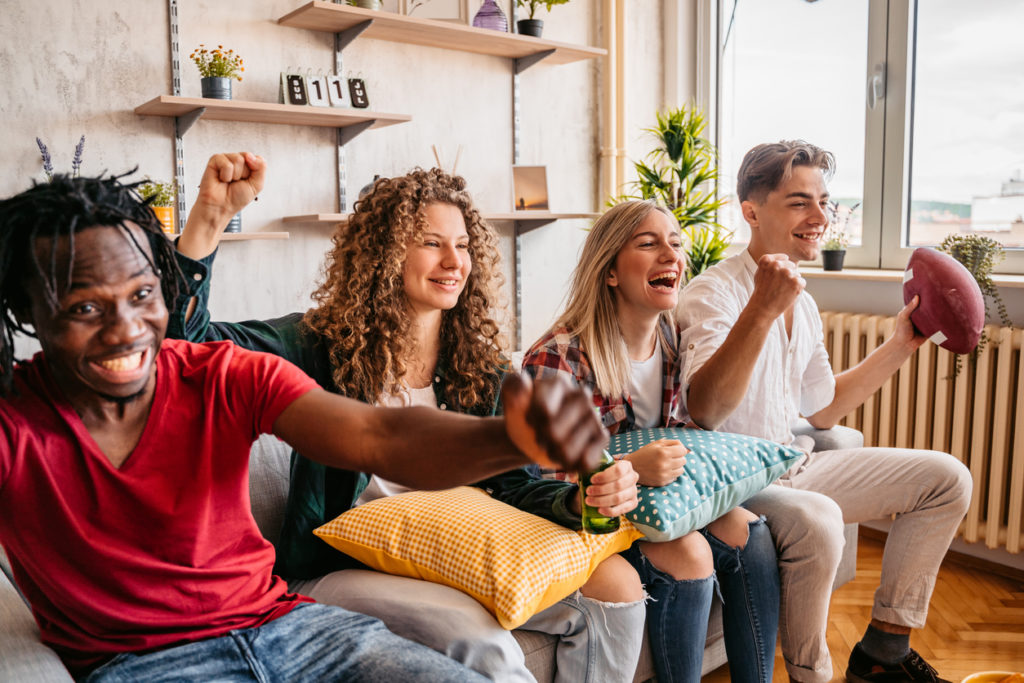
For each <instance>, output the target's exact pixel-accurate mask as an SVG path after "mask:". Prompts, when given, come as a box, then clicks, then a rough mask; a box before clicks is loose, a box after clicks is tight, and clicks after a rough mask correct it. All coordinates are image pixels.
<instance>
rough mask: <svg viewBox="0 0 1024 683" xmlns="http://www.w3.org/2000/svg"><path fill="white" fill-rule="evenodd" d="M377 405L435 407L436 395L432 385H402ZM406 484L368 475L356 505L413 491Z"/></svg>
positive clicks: (389, 406)
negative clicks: (418, 386) (418, 387)
mask: <svg viewBox="0 0 1024 683" xmlns="http://www.w3.org/2000/svg"><path fill="white" fill-rule="evenodd" d="M377 405H379V406H386V407H388V408H405V407H407V406H430V407H432V408H437V396H436V395H435V394H434V387H433V386H432V385H428V386H425V387H423V388H422V389H411V388H409V387H407V386H403V387H402V391H401V392H399V393H397V394H391V395H390V396H385V397H384V398H382V399H381V400H380V401H379V402H378V403H377ZM415 490H416V489H411V488H409V487H408V486H402V485H401V484H396V483H395V482H393V481H388V480H387V479H382V478H380V477H378V476H377V475H376V474H372V475H370V483H368V484H367V485H366V488H365V489H364V490H363V493H362V494H361V495H360V496H359V499H358V500H356V505H362V504H363V503H369V502H370V501H371V500H377V499H378V498H387V497H388V496H395V495H398V494H399V493H405V492H406V491H415Z"/></svg>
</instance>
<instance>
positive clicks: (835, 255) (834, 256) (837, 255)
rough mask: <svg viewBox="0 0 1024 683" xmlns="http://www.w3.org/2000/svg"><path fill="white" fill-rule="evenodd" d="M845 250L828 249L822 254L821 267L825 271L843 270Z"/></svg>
mask: <svg viewBox="0 0 1024 683" xmlns="http://www.w3.org/2000/svg"><path fill="white" fill-rule="evenodd" d="M845 257H846V250H845V249H828V250H826V251H822V252H821V267H822V269H824V270H842V269H843V259H844V258H845Z"/></svg>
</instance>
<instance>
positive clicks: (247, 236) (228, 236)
mask: <svg viewBox="0 0 1024 683" xmlns="http://www.w3.org/2000/svg"><path fill="white" fill-rule="evenodd" d="M290 237H291V233H287V232H226V233H224V234H223V235H221V238H220V241H221V242H245V241H246V240H286V239H289V238H290Z"/></svg>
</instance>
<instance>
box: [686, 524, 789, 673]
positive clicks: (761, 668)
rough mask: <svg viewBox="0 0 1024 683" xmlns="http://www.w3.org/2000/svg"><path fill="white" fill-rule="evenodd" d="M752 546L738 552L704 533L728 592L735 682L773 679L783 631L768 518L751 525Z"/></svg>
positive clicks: (725, 618) (725, 614) (725, 621)
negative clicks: (767, 523) (779, 641)
mask: <svg viewBox="0 0 1024 683" xmlns="http://www.w3.org/2000/svg"><path fill="white" fill-rule="evenodd" d="M748 530H749V533H748V535H747V544H746V545H745V546H744V547H743V548H733V547H732V546H729V545H727V544H725V543H722V542H721V541H720V540H718V539H717V538H715V537H714V536H713V535H712V534H710V533H707V531H706V530H705V531H704V537H705V538H707V539H708V544H709V545H710V546H711V553H712V555H713V556H714V561H715V575H716V576H717V577H718V586H719V589H720V590H721V593H722V630H723V633H724V635H725V652H726V654H727V655H728V657H729V674H730V677H731V679H732V680H733V681H736V682H744V681H750V682H754V681H764V682H769V681H771V680H772V671H773V669H774V666H775V639H776V635H777V634H778V630H779V565H778V559H777V557H776V554H775V542H774V541H772V535H771V533H770V532H769V531H768V525H766V524H765V522H764V518H763V517H762V518H761V519H759V520H757V521H754V522H751V523H750V524H749V526H748Z"/></svg>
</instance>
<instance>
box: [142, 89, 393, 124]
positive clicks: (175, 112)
mask: <svg viewBox="0 0 1024 683" xmlns="http://www.w3.org/2000/svg"><path fill="white" fill-rule="evenodd" d="M200 110H202V111H200ZM197 112H199V118H206V119H211V120H214V121H247V122H250V123H279V124H289V125H294V126H325V127H328V128H347V127H348V126H357V125H359V124H363V125H364V126H365V127H366V128H383V127H384V126H391V125H394V124H396V123H405V122H407V121H411V120H412V117H411V116H409V115H407V114H382V113H380V112H374V111H370V110H368V109H349V108H342V107H311V106H297V105H290V104H274V103H271V102H245V101H242V100H213V99H209V98H205V97H176V96H174V95H160V96H159V97H155V98H153V99H151V100H150V101H149V102H146V103H145V104H141V105H139V106H138V107H136V108H135V113H136V114H141V115H143V116H173V117H178V116H189V115H195V114H196V113H197Z"/></svg>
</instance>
